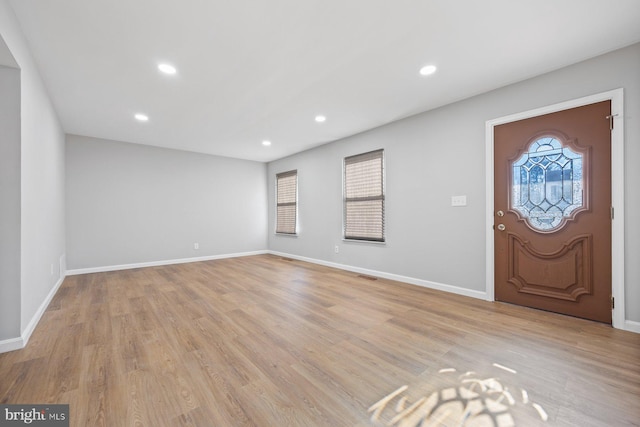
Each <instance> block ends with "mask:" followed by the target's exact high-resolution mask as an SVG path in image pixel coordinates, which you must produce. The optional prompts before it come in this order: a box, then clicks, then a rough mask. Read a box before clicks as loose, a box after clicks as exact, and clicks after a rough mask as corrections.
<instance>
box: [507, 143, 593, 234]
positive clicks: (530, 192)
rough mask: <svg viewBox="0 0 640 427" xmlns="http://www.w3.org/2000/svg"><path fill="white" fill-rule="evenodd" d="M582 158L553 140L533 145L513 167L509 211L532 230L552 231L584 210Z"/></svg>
mask: <svg viewBox="0 0 640 427" xmlns="http://www.w3.org/2000/svg"><path fill="white" fill-rule="evenodd" d="M582 167H583V155H582V154H580V153H576V152H574V151H573V150H571V148H569V147H566V146H563V145H562V143H561V142H560V141H559V140H558V139H556V138H554V137H544V138H540V139H538V140H536V141H534V142H533V143H532V144H531V145H530V146H529V150H528V151H527V152H526V153H524V154H523V155H522V156H520V158H518V159H517V160H516V161H515V162H513V163H512V168H513V171H512V172H513V175H512V176H513V184H512V188H511V208H512V209H514V210H516V211H517V212H518V213H519V214H520V216H521V217H522V218H524V219H525V220H526V221H527V222H528V224H529V225H530V226H531V227H532V228H533V229H534V230H539V231H551V230H554V229H556V228H558V227H560V226H561V225H562V223H563V221H564V219H565V218H568V217H570V216H571V214H572V212H574V211H575V210H576V209H578V208H581V207H583V204H584V201H583V187H584V181H583V179H582Z"/></svg>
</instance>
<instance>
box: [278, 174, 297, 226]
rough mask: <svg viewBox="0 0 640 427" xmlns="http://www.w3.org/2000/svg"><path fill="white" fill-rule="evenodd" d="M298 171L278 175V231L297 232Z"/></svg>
mask: <svg viewBox="0 0 640 427" xmlns="http://www.w3.org/2000/svg"><path fill="white" fill-rule="evenodd" d="M297 215H298V171H297V170H293V171H289V172H283V173H279V174H277V175H276V233H282V234H296V220H297Z"/></svg>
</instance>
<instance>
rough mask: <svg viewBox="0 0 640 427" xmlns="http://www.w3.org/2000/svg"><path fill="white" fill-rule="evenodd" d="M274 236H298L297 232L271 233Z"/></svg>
mask: <svg viewBox="0 0 640 427" xmlns="http://www.w3.org/2000/svg"><path fill="white" fill-rule="evenodd" d="M273 234H274V235H276V236H282V237H298V233H296V234H289V233H273Z"/></svg>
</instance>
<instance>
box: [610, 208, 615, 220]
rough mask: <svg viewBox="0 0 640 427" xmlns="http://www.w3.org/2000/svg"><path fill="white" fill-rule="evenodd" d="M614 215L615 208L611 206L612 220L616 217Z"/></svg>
mask: <svg viewBox="0 0 640 427" xmlns="http://www.w3.org/2000/svg"><path fill="white" fill-rule="evenodd" d="M614 213H615V212H614V211H613V206H611V219H613V217H614Z"/></svg>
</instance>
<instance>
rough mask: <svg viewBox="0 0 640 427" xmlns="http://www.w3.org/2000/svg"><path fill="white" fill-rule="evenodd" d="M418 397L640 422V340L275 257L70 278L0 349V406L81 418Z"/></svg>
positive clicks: (519, 417)
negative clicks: (60, 407) (38, 316)
mask: <svg viewBox="0 0 640 427" xmlns="http://www.w3.org/2000/svg"><path fill="white" fill-rule="evenodd" d="M479 280H482V279H480V278H479ZM469 371H472V372H469ZM492 378H493V379H494V380H491V379H492ZM403 385H407V386H408V387H407V388H406V389H405V390H403V391H402V392H401V393H399V394H398V395H397V396H394V397H393V398H392V399H389V403H388V404H384V402H383V403H382V404H380V405H379V406H378V409H379V410H380V411H379V413H376V414H373V413H372V412H368V409H369V407H370V406H372V405H373V404H375V403H376V402H378V401H379V400H381V399H382V398H384V397H385V396H387V395H389V394H390V393H391V392H393V391H394V390H396V389H398V388H399V387H400V386H403ZM483 387H484V388H483ZM462 388H464V389H465V390H471V391H468V392H464V390H461V389H462ZM470 393H471V395H470ZM422 397H427V398H430V399H432V400H429V399H427V400H424V401H423V402H425V403H424V404H423V405H422V406H418V409H416V411H414V412H413V415H414V416H418V415H419V414H418V412H419V411H422V415H421V416H423V417H426V419H428V420H429V421H428V422H425V425H440V424H438V423H437V422H436V421H437V419H436V418H439V419H440V420H441V421H442V425H461V423H460V421H459V420H458V421H455V420H454V418H455V417H456V416H457V417H459V416H460V415H461V414H462V413H463V412H464V410H467V412H469V413H470V415H469V414H468V415H467V418H466V422H467V424H464V425H494V424H495V425H509V424H510V423H511V424H513V423H515V425H518V426H532V425H553V426H580V427H586V426H626V425H635V426H637V425H640V335H638V334H633V333H630V332H624V331H620V330H615V329H612V328H611V327H610V326H607V325H602V324H598V323H593V322H589V321H585V320H580V319H575V318H571V317H565V316H560V315H556V314H552V313H546V312H541V311H535V310H530V309H526V308H521V307H516V306H511V305H507V304H500V303H489V302H486V301H480V300H476V299H472V298H465V297H461V296H456V295H451V294H446V293H442V292H437V291H432V290H428V289H424V288H420V287H416V286H411V285H406V284H401V283H397V282H392V281H388V280H383V279H378V280H371V278H366V277H359V276H358V275H357V274H355V273H349V272H344V271H339V270H334V269H330V268H326V267H321V266H317V265H313V264H307V263H303V262H299V261H291V260H285V259H282V258H279V257H275V256H271V255H263V256H253V257H245V258H235V259H226V260H217V261H209V262H201V263H192V264H182V265H174V266H166V267H154V268H146V269H137V270H127V271H119V272H109V273H97V274H87V275H81V276H71V277H67V278H66V279H65V281H64V283H63V284H62V286H61V288H60V290H59V291H58V293H57V295H56V296H55V298H54V299H53V301H52V303H51V305H50V306H49V308H48V310H47V311H46V313H45V314H44V316H43V318H42V320H41V321H40V324H39V325H38V327H37V329H36V330H35V332H34V333H33V335H32V337H31V340H30V342H29V344H28V346H27V347H26V348H25V349H22V350H19V351H14V352H11V353H5V354H1V355H0V403H68V404H70V411H71V425H72V426H93V425H100V426H245V425H246V426H260V427H268V426H375V425H384V423H392V418H393V417H394V416H396V415H398V413H399V412H400V411H402V408H403V407H404V408H409V407H410V406H411V404H412V403H414V402H417V401H418V400H419V399H420V398H422ZM452 397H453V400H448V399H450V398H452ZM436 398H438V399H439V400H438V403H441V404H442V405H440V406H438V408H439V409H438V410H437V411H431V409H432V408H433V406H434V402H435V400H433V399H436ZM489 398H491V399H493V401H491V402H489V400H490V399H489ZM429 402H430V403H429ZM495 402H500V403H499V404H498V403H495ZM491 404H492V405H493V406H492V405H491ZM424 405H427V406H424ZM429 405H430V406H429ZM474 405H475V406H474ZM478 405H480V406H478ZM496 405H497V406H496ZM536 407H537V408H538V409H536ZM425 408H426V409H425ZM416 414H418V415H416ZM496 414H497V415H496ZM543 414H546V415H547V416H548V420H547V421H546V422H543V421H542V418H543V416H544V415H543ZM372 415H373V416H374V419H373V420H372V419H371V417H372ZM484 421H490V422H488V423H484ZM474 422H475V424H474ZM393 423H395V424H394V425H404V426H413V425H418V424H417V421H411V420H410V415H402V414H400V415H399V417H398V419H396V420H395V421H393ZM428 423H432V424H428Z"/></svg>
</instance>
